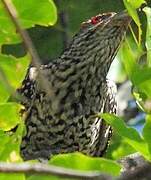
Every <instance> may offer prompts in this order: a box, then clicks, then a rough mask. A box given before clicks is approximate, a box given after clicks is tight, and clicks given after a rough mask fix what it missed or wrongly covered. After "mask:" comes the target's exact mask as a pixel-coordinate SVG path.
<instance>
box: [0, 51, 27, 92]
mask: <svg viewBox="0 0 151 180" xmlns="http://www.w3.org/2000/svg"><path fill="white" fill-rule="evenodd" d="M29 59H30V58H29V57H28V56H25V57H23V58H15V57H13V56H6V55H2V54H0V68H1V69H2V70H3V73H4V74H5V76H6V79H7V80H8V83H9V85H10V86H12V87H13V88H14V89H16V88H18V87H19V86H20V84H21V82H22V80H23V79H24V77H25V74H26V72H27V68H28V66H29V63H30V60H29ZM3 83H5V82H3ZM8 91H9V89H8Z"/></svg>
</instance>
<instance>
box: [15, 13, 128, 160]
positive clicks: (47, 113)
mask: <svg viewBox="0 0 151 180" xmlns="http://www.w3.org/2000/svg"><path fill="white" fill-rule="evenodd" d="M129 22H130V17H129V16H128V15H127V14H126V13H119V14H116V13H107V14H102V15H98V16H95V17H93V18H91V19H90V20H88V21H86V22H84V23H82V25H81V28H80V30H79V32H78V33H77V34H76V35H75V36H74V37H73V39H72V41H71V43H70V45H69V46H68V48H67V49H66V50H65V51H64V53H63V54H62V55H61V56H60V57H59V58H58V59H56V60H54V61H52V62H51V63H49V64H48V65H42V66H41V68H40V73H41V75H42V76H43V77H44V78H45V79H46V81H47V85H48V88H49V93H48V92H46V89H45V88H44V87H43V84H42V83H41V79H40V75H39V71H37V69H36V68H35V67H31V68H30V69H29V72H28V73H27V76H26V78H25V80H24V81H23V85H22V87H21V88H20V89H19V90H18V92H19V93H20V94H21V95H22V96H23V97H24V98H25V99H26V100H25V101H23V102H22V103H23V104H24V106H25V113H26V119H25V125H26V135H25V136H24V137H23V140H22V145H21V154H22V157H23V158H24V159H25V160H28V159H36V158H44V159H47V158H49V157H51V156H52V155H53V154H58V153H68V152H74V151H80V152H83V153H85V154H88V155H91V156H101V155H102V154H103V152H104V151H105V149H106V147H107V144H108V139H109V137H110V135H111V128H110V126H109V125H107V124H106V123H105V122H104V120H103V119H100V118H98V117H96V114H97V113H100V112H110V113H116V102H115V91H116V88H115V87H114V85H113V84H112V83H111V82H110V81H108V80H107V79H106V75H107V73H108V70H109V67H110V65H111V62H112V61H113V59H114V57H115V55H116V53H117V50H118V48H119V46H120V43H121V41H122V39H123V38H124V35H125V32H126V29H127V27H128V24H129Z"/></svg>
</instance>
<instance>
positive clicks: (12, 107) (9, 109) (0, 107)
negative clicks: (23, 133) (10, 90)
mask: <svg viewBox="0 0 151 180" xmlns="http://www.w3.org/2000/svg"><path fill="white" fill-rule="evenodd" d="M20 108H21V106H20V105H19V104H17V103H5V104H0V129H2V130H5V131H8V130H10V129H12V128H14V127H15V126H16V125H17V124H18V123H19V122H20V121H21V118H20V115H19V111H20Z"/></svg>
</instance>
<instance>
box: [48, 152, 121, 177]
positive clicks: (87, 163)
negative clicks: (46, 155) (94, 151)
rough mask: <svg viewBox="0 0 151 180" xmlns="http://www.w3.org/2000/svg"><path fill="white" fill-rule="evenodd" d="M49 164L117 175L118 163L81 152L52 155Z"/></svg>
mask: <svg viewBox="0 0 151 180" xmlns="http://www.w3.org/2000/svg"><path fill="white" fill-rule="evenodd" d="M50 164H53V165H56V166H62V167H66V168H72V169H77V170H83V171H100V172H103V173H108V174H110V175H114V176H116V175H119V173H120V169H121V167H120V165H119V164H117V163H116V162H114V161H111V160H108V159H104V158H92V157H89V156H86V155H83V154H81V153H70V154H60V155H57V156H54V157H52V159H51V160H50Z"/></svg>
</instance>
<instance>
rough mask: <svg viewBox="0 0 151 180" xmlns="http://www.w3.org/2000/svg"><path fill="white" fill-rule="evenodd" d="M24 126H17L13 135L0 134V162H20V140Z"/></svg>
mask: <svg viewBox="0 0 151 180" xmlns="http://www.w3.org/2000/svg"><path fill="white" fill-rule="evenodd" d="M23 129H24V126H23V124H22V123H20V125H19V126H18V128H17V130H16V132H15V133H13V134H12V133H11V134H9V133H4V132H3V133H2V132H0V137H2V138H3V140H4V142H3V140H1V141H0V143H1V144H0V147H1V148H2V149H1V150H0V161H7V162H22V159H21V157H20V143H21V139H22V133H23Z"/></svg>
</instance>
